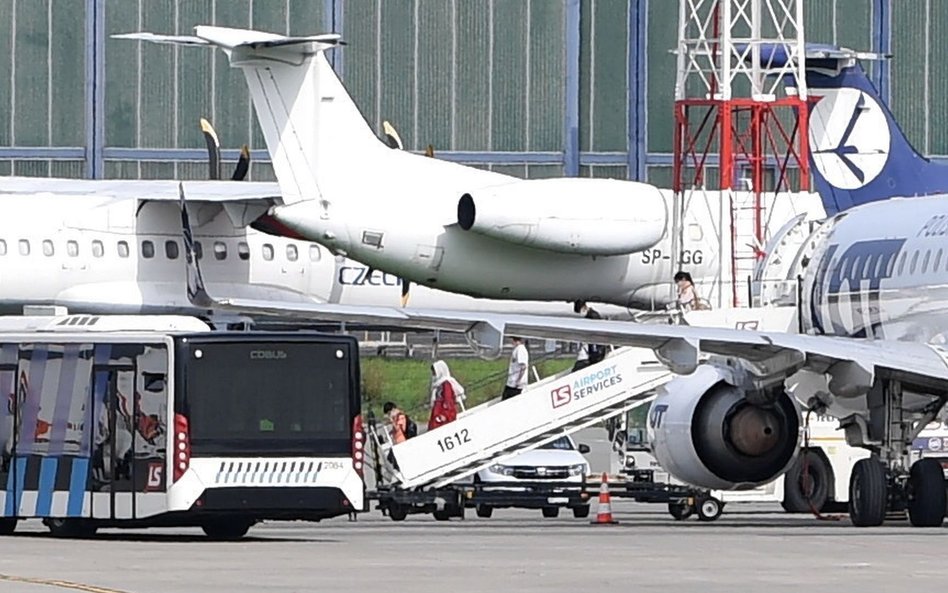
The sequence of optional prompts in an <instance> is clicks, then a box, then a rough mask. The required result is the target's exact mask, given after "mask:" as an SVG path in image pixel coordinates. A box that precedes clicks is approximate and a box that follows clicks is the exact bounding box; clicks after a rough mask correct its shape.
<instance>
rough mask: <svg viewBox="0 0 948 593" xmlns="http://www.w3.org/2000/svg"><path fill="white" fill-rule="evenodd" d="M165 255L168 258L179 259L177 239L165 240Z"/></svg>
mask: <svg viewBox="0 0 948 593" xmlns="http://www.w3.org/2000/svg"><path fill="white" fill-rule="evenodd" d="M165 257H167V258H168V259H178V242H177V241H165Z"/></svg>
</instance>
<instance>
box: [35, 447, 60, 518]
mask: <svg viewBox="0 0 948 593" xmlns="http://www.w3.org/2000/svg"><path fill="white" fill-rule="evenodd" d="M58 467H59V459H57V458H55V457H44V458H43V461H42V462H41V464H40V474H39V496H38V497H37V499H36V512H35V513H34V515H36V516H38V517H48V516H49V511H50V509H51V508H52V506H53V490H54V489H55V487H56V469H57V468H58Z"/></svg>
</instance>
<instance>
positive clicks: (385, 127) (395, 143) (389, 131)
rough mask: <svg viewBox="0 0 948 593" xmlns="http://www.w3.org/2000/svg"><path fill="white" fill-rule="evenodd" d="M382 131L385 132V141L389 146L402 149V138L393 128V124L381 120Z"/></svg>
mask: <svg viewBox="0 0 948 593" xmlns="http://www.w3.org/2000/svg"><path fill="white" fill-rule="evenodd" d="M382 133H383V134H385V143H386V144H388V147H389V148H397V149H398V150H402V147H403V145H402V139H401V137H400V136H399V135H398V132H397V131H396V130H395V126H393V125H392V124H390V123H388V121H383V122H382Z"/></svg>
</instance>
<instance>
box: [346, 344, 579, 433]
mask: <svg viewBox="0 0 948 593" xmlns="http://www.w3.org/2000/svg"><path fill="white" fill-rule="evenodd" d="M445 362H447V363H448V367H449V368H450V369H451V374H452V375H454V378H455V379H457V380H458V381H459V382H460V383H461V385H463V386H464V390H465V392H466V393H467V399H466V401H465V405H466V406H467V407H469V408H470V407H474V406H476V405H478V404H480V403H483V402H485V401H487V400H490V399H493V398H495V397H497V396H499V395H500V394H501V392H502V391H503V389H504V382H505V381H506V379H507V364H508V362H509V361H508V360H507V357H504V358H501V359H499V360H483V359H480V358H452V359H446V360H445ZM361 364H362V407H363V410H366V411H367V410H372V411H373V412H375V414H376V416H381V415H382V405H384V404H385V402H387V401H393V402H395V404H396V405H398V407H399V408H401V409H402V410H404V411H405V412H407V413H408V415H409V416H410V417H411V418H412V419H413V420H414V421H415V422H417V423H419V424H423V423H427V421H428V414H429V410H430V408H429V407H428V400H429V398H430V397H431V362H430V361H427V360H413V359H400V358H383V357H367V356H365V357H362V361H361ZM572 364H573V358H571V357H570V358H553V359H548V360H543V361H539V362H537V363H536V364H535V366H536V369H537V372H538V373H539V374H540V377H541V378H543V377H547V376H549V375H552V374H555V373H558V372H560V371H562V370H564V369H567V368H569V367H570V366H572Z"/></svg>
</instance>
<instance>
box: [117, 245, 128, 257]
mask: <svg viewBox="0 0 948 593" xmlns="http://www.w3.org/2000/svg"><path fill="white" fill-rule="evenodd" d="M118 254H119V257H128V242H127V241H119V242H118Z"/></svg>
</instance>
